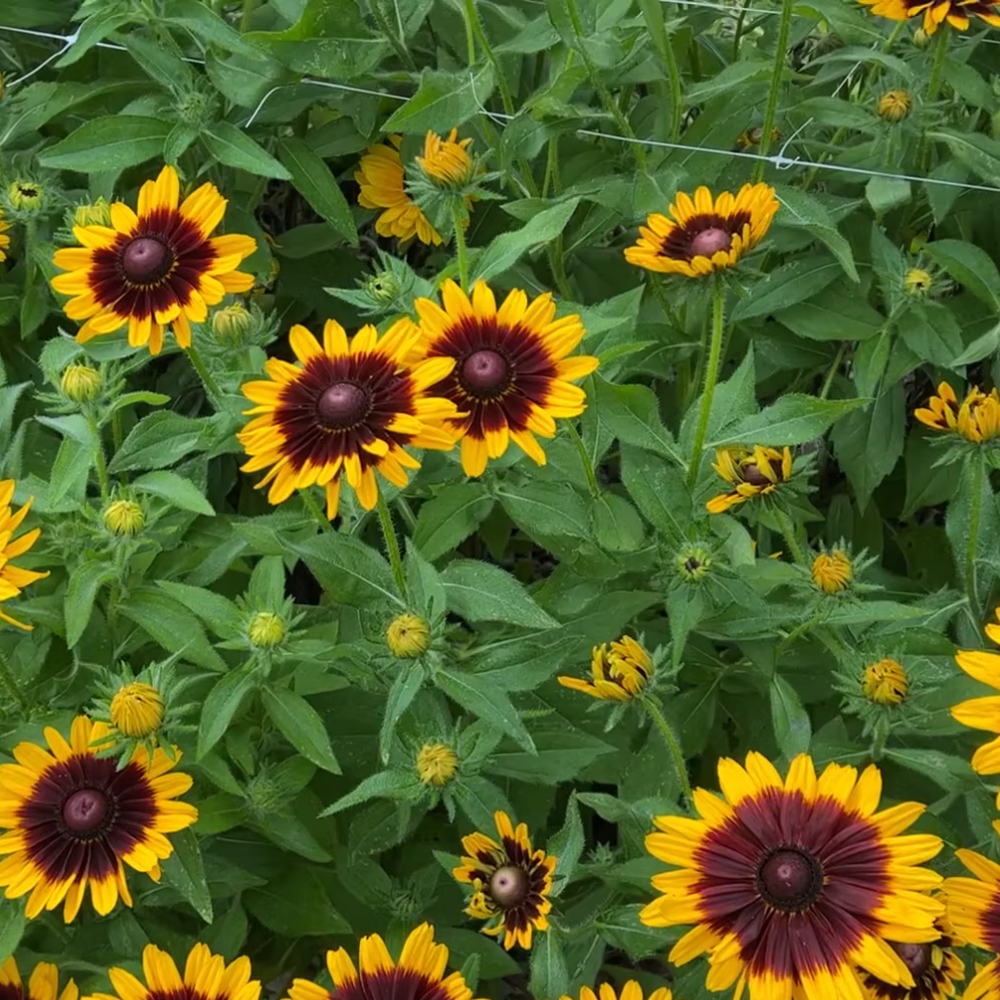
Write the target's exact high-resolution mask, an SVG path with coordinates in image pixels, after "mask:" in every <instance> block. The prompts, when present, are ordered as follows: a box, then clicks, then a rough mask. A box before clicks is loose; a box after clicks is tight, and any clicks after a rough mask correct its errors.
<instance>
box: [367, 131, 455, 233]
mask: <svg viewBox="0 0 1000 1000" xmlns="http://www.w3.org/2000/svg"><path fill="white" fill-rule="evenodd" d="M402 143H403V139H402V136H398V135H390V136H389V140H388V144H386V143H379V144H378V145H376V146H369V147H368V152H367V153H365V155H364V156H362V157H361V163H360V164H358V169H357V172H356V173H355V174H354V179H355V180H356V181H357V182H358V184H359V185H360V186H361V194H360V195H359V196H358V204H359V205H360V206H361V207H362V208H381V209H384V210H385V211H383V212H382V214H381V215H379V217H378V218H377V219H376V220H375V232H376V233H378V234H379V236H396V237H398V238H399V239H401V240H403V241H404V242H405V241H406V240H412V239H413V237H414V236H416V237H417V239H419V240H420V242H421V243H427V244H429V245H430V244H433V245H437V244H439V243H443V242H444V241H443V240H442V239H441V235H440V234H439V233H438V231H437V230H436V229H435V228H434V227H433V226H432V225H431V224H430V222H428V221H427V216H426V215H424V213H423V212H422V211H421V210H420V208H419V207H418V206H417V204H416V203H415V202H414V200H413V199H412V198H411V197H410V196H409V194H407V191H406V172H405V171H404V169H403V161H402V159H401V158H400V155H399V147H400V146H401V145H402Z"/></svg>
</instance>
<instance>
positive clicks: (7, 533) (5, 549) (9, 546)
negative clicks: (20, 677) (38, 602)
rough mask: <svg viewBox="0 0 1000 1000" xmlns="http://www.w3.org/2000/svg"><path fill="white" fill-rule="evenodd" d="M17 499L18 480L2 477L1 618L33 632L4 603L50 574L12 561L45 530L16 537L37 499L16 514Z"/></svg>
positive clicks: (0, 516) (0, 487) (0, 504)
mask: <svg viewBox="0 0 1000 1000" xmlns="http://www.w3.org/2000/svg"><path fill="white" fill-rule="evenodd" d="M13 499H14V480H13V479H3V480H0V543H2V544H0V619H2V620H3V621H5V622H9V623H10V624H11V625H16V626H17V627H18V628H23V629H24V630H25V631H26V632H30V631H31V629H33V628H34V626H33V625H25V624H24V622H19V621H18V620H17V619H16V618H11V617H10V615H8V614H6V613H5V612H4V610H3V602H4V601H9V600H10V599H11V598H12V597H17V596H19V595H20V593H21V591H22V589H23V588H24V587H27V586H28V585H29V584H32V583H34V582H35V581H36V580H44V579H45V577H47V576H48V575H49V574H48V571H46V572H44V573H36V572H35V571H34V570H30V569H21V567H20V566H15V565H14V564H13V563H12V562H11V560H12V559H16V558H17V557H18V556H23V555H24V553H25V552H27V551H28V549H30V548H31V546H32V545H34V544H35V542H37V541H38V536H39V535H40V534H41V533H42V529H41V528H32V529H31V531H26V532H25V533H24V534H23V535H19V536H18V537H17V538H15V537H14V532H15V531H17V529H18V528H19V527H20V525H21V522H22V521H23V520H24V519H25V517H27V515H28V511H29V510H30V509H31V501H32V500H33V499H34V498H33V497H28V502H27V503H26V504H25V505H24V506H23V507H22V508H21V509H20V510H19V511H17V513H14V510H13V508H12V507H11V505H10V502H11V500H13Z"/></svg>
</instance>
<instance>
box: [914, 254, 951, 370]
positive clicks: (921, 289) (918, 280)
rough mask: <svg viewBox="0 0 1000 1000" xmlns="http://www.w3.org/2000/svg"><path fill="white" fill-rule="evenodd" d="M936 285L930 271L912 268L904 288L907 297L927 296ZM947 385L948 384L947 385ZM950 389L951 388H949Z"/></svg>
mask: <svg viewBox="0 0 1000 1000" xmlns="http://www.w3.org/2000/svg"><path fill="white" fill-rule="evenodd" d="M933 284H934V277H933V275H932V274H931V273H930V271H925V270H924V269H923V268H922V267H911V268H910V270H909V271H907V272H906V276H905V277H904V278H903V287H904V288H905V289H906V293H907V295H915V296H922V295H926V294H927V293H928V292H929V291H930V290H931V287H932V286H933ZM945 384H947V383H945ZM948 388H949V389H950V388H951V386H948Z"/></svg>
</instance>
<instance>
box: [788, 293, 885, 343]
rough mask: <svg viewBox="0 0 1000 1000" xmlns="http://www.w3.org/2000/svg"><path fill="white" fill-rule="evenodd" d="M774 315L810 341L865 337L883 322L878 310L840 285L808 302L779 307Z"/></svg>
mask: <svg viewBox="0 0 1000 1000" xmlns="http://www.w3.org/2000/svg"><path fill="white" fill-rule="evenodd" d="M774 318H775V319H776V320H777V321H778V322H779V323H781V324H782V325H784V326H787V327H788V329H789V330H791V331H792V332H793V333H795V334H798V336H800V337H806V338H807V339H809V340H837V341H840V340H867V339H868V338H869V337H874V336H875V335H876V334H877V333H878V332H879V330H881V329H882V326H883V324H884V323H885V320H884V318H883V317H882V315H881V314H880V313H878V312H877V311H876V310H874V309H873V308H872V307H871V306H870V305H868V303H867V302H865V300H864V299H863V298H861V297H859V296H858V295H856V294H854V293H852V292H850V291H848V289H847V288H846V287H845V286H843V285H842V284H837V285H831V286H830V287H829V288H824V289H823V291H822V292H820V293H819V294H818V295H816V296H814V297H813V298H812V299H810V300H809V301H808V302H800V303H799V304H798V305H794V306H789V307H788V308H787V309H781V310H779V311H778V312H776V313H775V314H774Z"/></svg>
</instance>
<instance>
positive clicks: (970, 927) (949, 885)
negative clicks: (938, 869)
mask: <svg viewBox="0 0 1000 1000" xmlns="http://www.w3.org/2000/svg"><path fill="white" fill-rule="evenodd" d="M994 826H996V824H994ZM955 857H957V858H958V860H959V861H961V862H962V864H963V865H965V867H966V868H968V869H969V871H970V872H972V874H973V875H975V876H976V877H975V878H948V879H945V881H944V889H943V891H944V896H945V900H946V902H947V905H948V920H949V921H950V922H951V924H952V926H953V927H954V928H955V930H956V932H957V933H958V934H959V935H960V936H961V937H962V938H964V939H965V940H966V941H968V942H969V944H974V945H976V947H978V948H985V949H986V950H987V951H992V952H993V953H994V954H997V953H1000V865H998V864H997V863H996V862H995V861H990V860H989V859H988V858H984V857H983V856H982V855H981V854H976V852H975V851H967V850H964V849H959V850H957V851H955ZM998 995H1000V958H994V959H993V961H992V962H990V963H989V964H988V965H986V966H985V967H984V968H982V969H980V971H979V972H978V973H977V974H976V975H975V976H973V977H972V981H971V982H970V983H969V985H968V987H967V988H966V990H965V994H964V996H963V1000H993V998H994V997H996V996H998Z"/></svg>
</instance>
